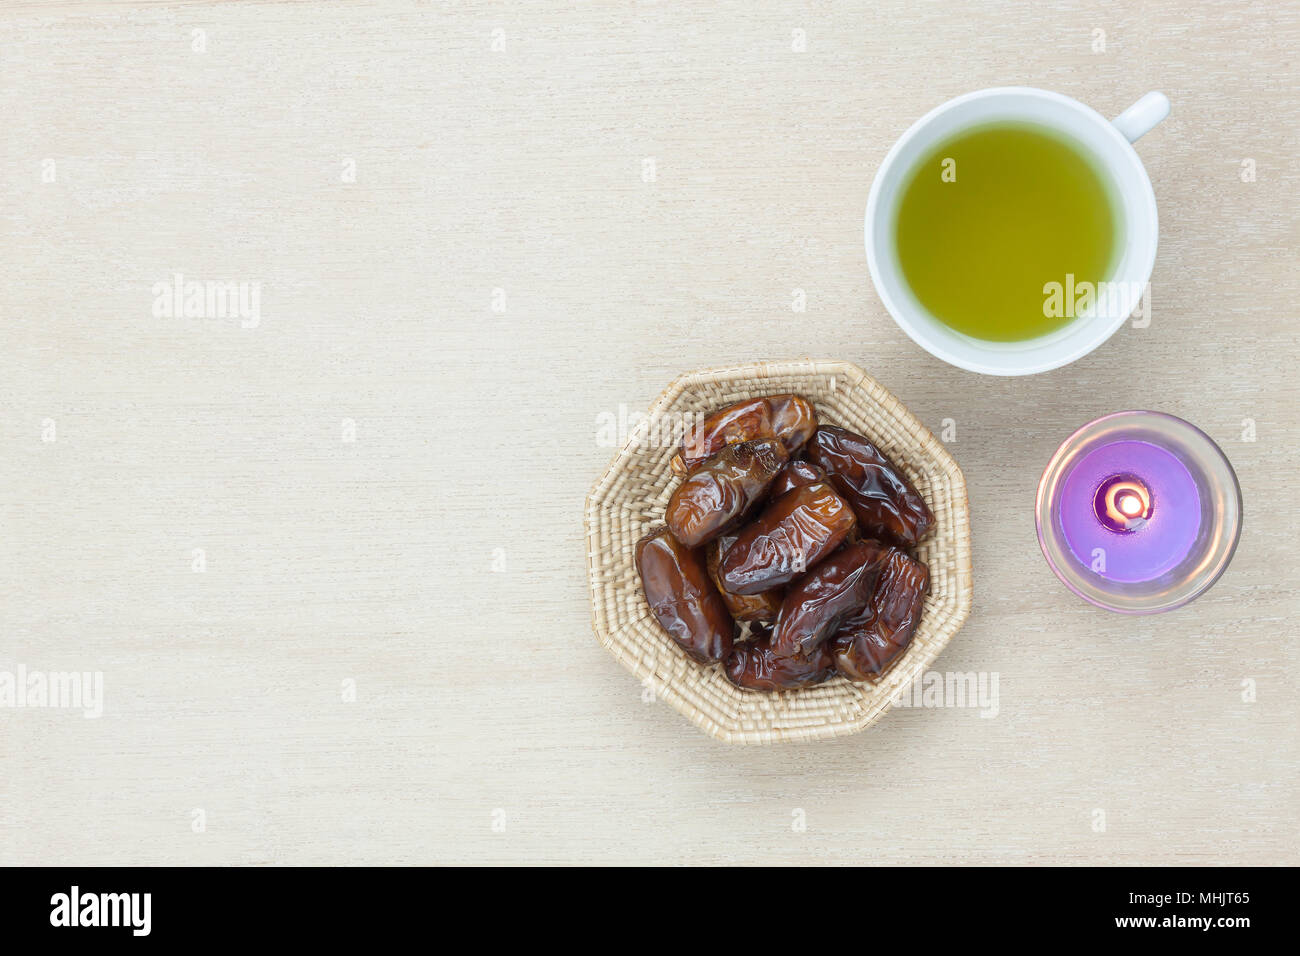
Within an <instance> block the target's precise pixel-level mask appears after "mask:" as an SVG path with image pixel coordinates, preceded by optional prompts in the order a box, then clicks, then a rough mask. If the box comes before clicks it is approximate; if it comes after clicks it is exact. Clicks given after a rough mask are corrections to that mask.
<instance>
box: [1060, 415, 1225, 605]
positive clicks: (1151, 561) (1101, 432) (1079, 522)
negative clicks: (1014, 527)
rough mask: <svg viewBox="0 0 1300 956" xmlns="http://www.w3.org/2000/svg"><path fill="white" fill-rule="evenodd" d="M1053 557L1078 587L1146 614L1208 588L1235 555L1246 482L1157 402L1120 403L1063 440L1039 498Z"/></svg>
mask: <svg viewBox="0 0 1300 956" xmlns="http://www.w3.org/2000/svg"><path fill="white" fill-rule="evenodd" d="M1036 518H1037V524H1038V541H1039V544H1040V545H1041V546H1042V549H1043V555H1044V557H1046V558H1047V563H1048V565H1049V566H1050V567H1051V569H1052V570H1053V571H1054V572H1055V573H1056V576H1057V577H1059V578H1060V579H1061V580H1062V581H1063V582H1065V584H1066V585H1067V586H1068V587H1069V588H1070V589H1071V590H1072V591H1074V592H1075V593H1076V594H1078V595H1079V596H1080V597H1083V598H1084V599H1086V600H1088V601H1091V602H1092V603H1094V604H1097V605H1099V606H1101V607H1105V608H1108V609H1110V610H1113V611H1124V612H1128V613H1134V614H1149V613H1152V612H1155V611H1168V610H1171V609H1173V608H1175V607H1180V606H1182V605H1183V604H1186V603H1187V602H1188V601H1191V600H1192V599H1193V598H1195V597H1197V596H1198V595H1200V594H1202V593H1203V592H1204V591H1206V590H1207V589H1208V588H1209V587H1210V585H1212V584H1213V583H1214V582H1215V581H1216V580H1217V579H1218V577H1219V575H1220V574H1222V573H1223V571H1224V569H1225V568H1226V567H1227V566H1228V562H1229V561H1230V560H1231V559H1232V553H1233V551H1234V550H1235V548H1236V546H1237V539H1238V537H1239V535H1240V531H1241V491H1240V489H1239V487H1238V484H1237V478H1236V475H1235V474H1234V473H1233V471H1232V466H1231V465H1230V464H1229V463H1228V460H1227V458H1225V457H1224V456H1223V452H1222V451H1220V450H1219V447H1218V446H1217V445H1216V444H1214V442H1213V441H1211V440H1210V438H1209V437H1208V436H1207V435H1205V434H1204V433H1203V432H1201V431H1200V430H1199V429H1197V428H1195V427H1194V426H1192V425H1190V424H1188V423H1187V422H1185V421H1183V420H1182V419H1181V418H1175V417H1173V416H1172V415H1165V414H1162V413H1160V412H1116V413H1115V414H1113V415H1106V416H1104V417H1102V418H1099V419H1097V420H1096V421H1093V422H1089V423H1088V424H1087V425H1084V426H1083V427H1082V428H1080V429H1079V430H1078V431H1076V432H1075V433H1074V434H1073V435H1071V436H1070V437H1069V438H1068V439H1066V440H1065V442H1064V443H1062V445H1061V447H1060V448H1058V449H1057V451H1056V454H1055V455H1053V456H1052V460H1051V461H1050V462H1048V465H1047V469H1046V470H1045V471H1044V472H1043V479H1042V481H1041V482H1040V483H1039V486H1038V502H1037V507H1036Z"/></svg>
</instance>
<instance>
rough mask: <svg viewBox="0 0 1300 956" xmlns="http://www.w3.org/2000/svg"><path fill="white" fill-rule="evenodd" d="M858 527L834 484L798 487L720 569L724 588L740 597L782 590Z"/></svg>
mask: <svg viewBox="0 0 1300 956" xmlns="http://www.w3.org/2000/svg"><path fill="white" fill-rule="evenodd" d="M855 523H856V519H855V518H854V517H853V509H852V508H850V507H849V505H848V502H846V501H845V500H844V499H843V498H841V497H840V496H839V495H838V494H836V493H835V489H834V488H832V487H831V486H830V485H829V484H828V483H826V482H817V483H816V484H812V485H804V486H803V487H801V488H796V489H794V491H791V492H788V493H786V494H784V495H782V496H781V497H780V498H777V499H775V500H774V501H772V502H771V503H770V504H769V505H768V506H767V508H766V509H765V510H764V511H763V513H762V514H761V515H760V516H759V517H758V519H757V520H756V521H754V523H753V524H751V525H749V526H748V527H746V528H743V529H742V530H741V531H740V533H739V534H738V535H736V543H735V544H733V545H732V546H731V547H730V548H728V549H727V553H726V554H725V555H723V557H722V563H721V564H720V565H719V566H718V573H719V577H720V578H721V579H722V584H723V587H725V588H726V589H727V590H728V591H731V592H732V593H734V594H758V593H759V592H761V591H767V590H770V589H771V588H774V587H779V586H780V585H782V584H785V583H787V582H789V581H791V580H793V579H794V578H795V577H797V576H799V575H800V574H803V573H804V572H805V571H807V570H808V569H809V568H811V567H812V566H813V565H815V564H816V563H817V562H818V561H820V560H821V559H822V558H824V557H825V556H826V555H828V554H830V553H831V552H832V551H834V550H835V549H836V548H837V547H838V546H839V544H840V542H841V541H843V540H844V538H845V537H846V536H847V535H848V533H849V532H850V531H852V530H853V526H854V524H855Z"/></svg>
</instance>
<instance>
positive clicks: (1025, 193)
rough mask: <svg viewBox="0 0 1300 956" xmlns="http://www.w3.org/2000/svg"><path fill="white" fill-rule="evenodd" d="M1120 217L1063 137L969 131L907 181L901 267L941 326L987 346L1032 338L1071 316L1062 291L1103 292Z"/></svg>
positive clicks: (1034, 130) (900, 220) (1036, 130)
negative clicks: (1098, 288) (1094, 288)
mask: <svg viewBox="0 0 1300 956" xmlns="http://www.w3.org/2000/svg"><path fill="white" fill-rule="evenodd" d="M1121 215H1122V214H1121V213H1120V212H1119V205H1118V203H1117V202H1116V200H1115V198H1114V197H1113V196H1112V194H1111V190H1110V188H1109V187H1108V185H1107V182H1106V180H1105V179H1104V178H1103V176H1102V173H1101V172H1100V171H1099V169H1098V167H1097V166H1096V165H1095V164H1094V161H1093V159H1092V158H1091V157H1090V156H1089V155H1088V154H1087V153H1085V152H1084V151H1083V150H1082V148H1081V147H1079V146H1078V145H1076V144H1075V143H1073V142H1072V141H1071V140H1069V139H1068V138H1066V137H1065V136H1064V135H1063V134H1061V133H1058V132H1056V131H1054V130H1050V129H1047V128H1046V127H1041V126H1036V125H1032V124H1030V123H1023V122H1005V123H991V124H987V125H980V126H974V127H970V128H967V129H964V130H961V131H960V132H958V133H956V134H954V135H953V136H951V137H949V138H948V139H946V140H944V141H943V142H941V143H940V144H939V145H938V146H936V147H934V148H932V149H930V150H929V151H928V152H927V153H926V154H925V155H924V156H923V157H922V158H921V159H920V161H919V162H917V163H916V165H915V166H914V167H913V168H912V169H911V170H909V171H908V173H907V174H906V176H905V177H904V179H903V183H902V194H901V199H900V201H899V204H898V213H897V220H896V223H895V242H896V249H897V253H898V262H899V267H900V269H901V271H902V274H903V277H904V279H905V280H906V282H907V285H908V286H909V287H910V288H911V290H912V293H913V294H914V295H915V296H916V298H917V300H918V301H919V302H920V303H921V305H923V306H924V307H925V308H926V309H927V310H928V311H929V312H930V313H931V314H932V315H933V316H934V317H935V318H936V319H938V320H939V321H940V322H942V323H944V324H945V325H947V326H948V327H949V328H952V329H954V330H956V331H958V332H961V333H964V334H965V335H969V336H971V337H973V338H976V339H984V340H988V341H995V342H1019V341H1026V340H1029V339H1036V338H1039V337H1041V336H1044V335H1048V334H1049V333H1051V332H1054V331H1056V330H1057V329H1059V328H1061V327H1063V326H1065V325H1067V324H1069V323H1070V322H1073V321H1074V320H1075V319H1076V318H1077V317H1078V313H1077V312H1076V311H1075V309H1074V305H1075V302H1074V300H1073V298H1072V297H1070V295H1069V293H1068V292H1067V295H1066V297H1065V298H1063V297H1062V295H1061V293H1060V290H1061V289H1062V288H1064V289H1067V290H1073V289H1075V288H1084V287H1085V286H1086V285H1087V284H1091V285H1092V286H1099V285H1101V284H1104V283H1105V281H1106V279H1107V277H1108V275H1109V273H1110V270H1111V269H1112V268H1113V267H1114V265H1115V260H1116V257H1117V253H1118V250H1119V247H1120V236H1121V231H1122V223H1121ZM1053 284H1055V286H1053Z"/></svg>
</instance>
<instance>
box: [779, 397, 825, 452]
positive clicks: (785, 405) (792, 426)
mask: <svg viewBox="0 0 1300 956" xmlns="http://www.w3.org/2000/svg"><path fill="white" fill-rule="evenodd" d="M767 400H768V401H769V402H771V403H772V434H774V435H775V436H776V437H777V438H779V439H781V444H783V445H785V450H786V451H788V452H789V453H790V455H791V456H794V455H795V454H797V453H798V451H799V449H801V448H803V446H804V445H806V444H808V440H809V439H810V438H812V437H813V435H814V434H816V432H817V412H816V411H814V410H813V407H812V403H811V402H809V401H808V399H806V398H803V397H802V396H800V395H771V396H769V397H768V399H767Z"/></svg>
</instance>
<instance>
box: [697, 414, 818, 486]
mask: <svg viewBox="0 0 1300 956" xmlns="http://www.w3.org/2000/svg"><path fill="white" fill-rule="evenodd" d="M816 430H817V413H816V412H815V411H814V410H813V407H812V404H811V403H810V402H808V400H807V399H805V398H802V397H801V396H799V395H770V396H767V397H766V398H751V399H747V400H746V401H743V402H737V403H736V404H734V405H728V406H727V407H726V408H723V409H720V410H719V411H716V412H714V413H713V414H712V415H710V416H709V417H708V418H706V419H705V420H704V421H703V422H702V423H700V425H698V426H697V427H695V428H692V429H691V430H690V431H688V432H687V434H686V436H685V437H684V438H683V439H682V446H681V450H680V451H679V452H678V453H677V454H676V455H675V456H673V460H672V463H671V464H672V469H673V471H674V472H676V473H677V474H679V475H685V474H689V473H690V472H692V471H694V470H695V469H696V468H698V467H699V466H700V465H701V464H703V463H704V462H705V461H707V460H708V459H709V458H712V457H713V456H714V455H716V454H717V453H718V452H719V451H721V450H722V449H723V448H724V447H726V446H727V445H734V444H739V443H740V442H746V441H753V440H755V439H758V438H777V439H779V440H780V441H781V444H782V445H783V446H784V447H785V450H786V452H787V453H788V454H790V455H793V454H794V453H795V452H797V451H798V450H799V449H800V448H802V447H803V446H804V444H805V443H806V442H807V441H808V439H810V438H811V437H812V436H813V433H814V432H815V431H816Z"/></svg>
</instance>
